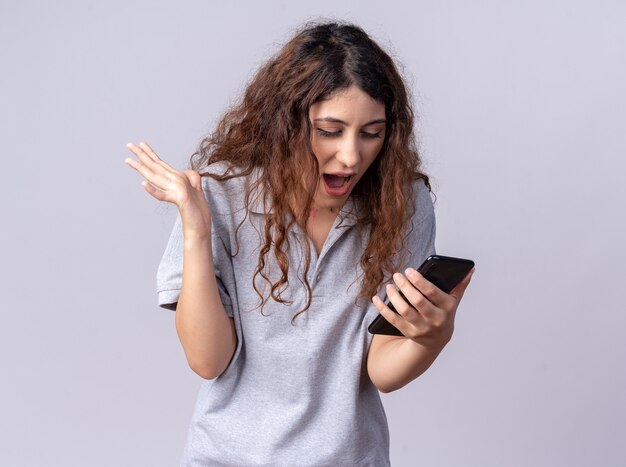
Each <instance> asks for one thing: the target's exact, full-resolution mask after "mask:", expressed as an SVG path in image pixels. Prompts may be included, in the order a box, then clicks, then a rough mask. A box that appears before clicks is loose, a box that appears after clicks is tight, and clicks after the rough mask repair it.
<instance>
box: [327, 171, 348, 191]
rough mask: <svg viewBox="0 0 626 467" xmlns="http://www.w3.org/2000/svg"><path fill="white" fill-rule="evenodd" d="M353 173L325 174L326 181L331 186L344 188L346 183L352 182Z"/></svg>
mask: <svg viewBox="0 0 626 467" xmlns="http://www.w3.org/2000/svg"><path fill="white" fill-rule="evenodd" d="M351 178H352V175H348V176H343V175H332V174H324V182H325V183H326V185H327V186H329V187H330V188H335V189H338V188H342V187H343V186H344V185H346V184H348V182H350V179H351Z"/></svg>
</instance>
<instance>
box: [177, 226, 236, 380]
mask: <svg viewBox="0 0 626 467" xmlns="http://www.w3.org/2000/svg"><path fill="white" fill-rule="evenodd" d="M184 239H185V240H184V253H183V277H182V287H181V292H180V297H179V299H178V305H177V307H176V331H177V333H178V338H179V339H180V342H181V344H182V346H183V349H184V351H185V355H186V357H187V361H188V362H189V366H190V367H191V369H192V370H193V371H194V372H196V373H197V374H198V375H200V376H202V377H203V378H205V379H212V378H215V377H217V376H219V375H220V374H221V373H222V372H223V371H224V370H225V369H226V368H227V367H228V364H229V362H230V360H231V358H232V356H233V353H234V352H235V347H236V345H237V335H236V333H235V326H234V322H233V320H232V318H230V317H229V316H228V314H227V313H226V310H225V309H224V305H223V304H222V301H221V299H220V294H219V291H218V288H217V281H216V279H215V269H214V266H213V255H212V253H211V236H210V235H202V236H197V235H192V234H186V235H185V236H184Z"/></svg>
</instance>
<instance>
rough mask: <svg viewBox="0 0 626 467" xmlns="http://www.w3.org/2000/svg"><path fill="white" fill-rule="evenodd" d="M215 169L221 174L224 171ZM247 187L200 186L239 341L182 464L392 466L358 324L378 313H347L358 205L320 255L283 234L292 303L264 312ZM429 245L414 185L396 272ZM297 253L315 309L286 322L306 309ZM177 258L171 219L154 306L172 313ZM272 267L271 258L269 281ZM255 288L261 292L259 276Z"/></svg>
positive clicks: (354, 278)
mask: <svg viewBox="0 0 626 467" xmlns="http://www.w3.org/2000/svg"><path fill="white" fill-rule="evenodd" d="M215 172H216V173H222V172H223V166H221V167H215ZM251 178H252V176H251V177H240V178H235V179H231V180H228V181H225V182H217V181H215V180H214V179H212V178H210V177H204V178H203V188H204V192H205V195H206V198H207V201H208V203H209V205H210V207H211V211H212V221H213V229H212V235H213V242H212V243H213V260H214V263H215V271H216V275H217V282H218V286H219V290H220V296H221V299H222V302H223V303H224V307H225V309H226V311H227V312H228V314H229V315H230V316H232V317H233V318H234V322H235V328H236V331H237V338H238V343H237V348H236V350H235V354H234V356H233V359H232V361H231V363H230V365H229V367H228V368H227V369H226V371H225V372H224V373H223V374H222V375H220V376H219V377H218V378H216V379H214V380H203V381H202V386H201V388H200V391H199V394H198V398H197V401H196V406H195V410H194V413H193V417H192V420H191V424H190V427H189V431H188V435H187V443H186V446H185V449H184V452H183V457H182V460H181V465H184V466H207V465H211V466H222V465H223V466H226V465H228V466H370V465H371V466H386V465H389V432H388V427H387V419H386V417H385V412H384V409H383V406H382V403H381V400H380V396H379V393H378V390H377V389H376V387H375V386H374V385H373V384H372V382H371V381H370V379H369V377H368V374H367V368H366V363H367V352H368V349H369V345H370V342H371V339H372V336H371V334H369V333H368V331H367V326H368V325H369V323H370V322H371V321H372V320H373V319H374V318H375V317H376V316H377V314H378V312H377V310H376V309H375V307H374V306H373V305H372V304H371V302H369V301H363V300H362V301H360V302H359V303H358V304H355V300H356V297H357V295H358V293H359V290H360V275H361V272H362V271H361V268H360V266H359V258H360V257H361V253H362V249H363V247H364V245H365V243H366V241H367V238H368V232H361V231H359V229H357V228H356V227H355V226H354V224H355V213H356V209H358V202H356V201H355V200H354V199H353V198H352V197H350V198H349V199H348V201H347V202H346V204H345V205H344V207H343V208H342V210H341V211H340V213H339V214H338V216H337V218H336V220H335V223H334V225H333V227H332V228H331V229H330V232H329V234H328V238H327V239H326V242H325V243H324V246H323V248H322V250H321V252H320V254H319V256H318V255H317V254H316V251H315V248H314V246H313V243H312V242H311V241H310V240H309V239H308V238H307V237H306V236H305V235H304V234H303V232H302V230H301V229H299V228H295V229H294V230H293V231H292V232H290V234H289V235H290V237H289V240H290V248H289V251H288V254H289V265H290V268H289V288H288V289H287V290H286V291H285V293H284V294H283V297H284V298H285V299H286V300H291V301H293V304H292V305H290V306H287V305H282V304H279V303H276V302H275V301H273V300H270V301H268V302H267V304H266V305H265V307H264V309H263V312H261V310H260V309H259V307H258V305H259V298H258V296H257V294H256V293H255V292H254V289H253V287H252V281H253V277H254V270H255V267H256V265H257V261H258V254H259V246H260V239H261V234H262V233H263V231H264V225H265V214H264V213H265V212H266V211H267V207H266V206H263V203H261V202H258V201H256V202H254V203H253V205H252V206H251V209H250V211H251V212H249V213H248V216H247V217H246V213H245V212H244V210H243V206H244V193H245V189H246V186H247V184H248V183H250V179H251ZM244 218H245V221H244V223H243V224H242V225H241V227H240V228H239V231H238V232H237V239H236V238H235V234H236V231H237V226H238V225H239V224H240V223H241V221H242V220H243V219H244ZM434 238H435V221H434V213H433V206H432V201H431V199H430V195H429V193H428V191H427V189H426V187H425V186H424V184H423V183H422V182H417V210H416V213H415V215H414V218H413V229H412V232H411V233H410V234H409V235H408V236H407V247H408V250H409V259H408V260H407V262H406V264H405V265H404V267H406V266H409V265H411V266H414V267H417V266H419V265H420V264H421V263H422V261H423V260H424V259H425V258H426V257H427V256H428V255H429V254H433V253H434ZM303 248H309V249H310V251H311V267H310V269H309V272H308V280H309V283H310V285H311V287H312V291H313V302H312V305H311V307H310V308H309V309H308V310H307V311H306V312H304V313H303V314H301V315H300V316H298V318H296V320H295V322H294V323H292V321H291V319H292V317H293V315H294V314H295V313H296V312H297V311H299V310H300V309H302V306H303V304H304V303H305V300H306V289H305V287H304V286H303V285H302V282H301V281H300V279H299V278H298V274H299V272H300V271H301V269H302V263H303V258H304V256H303V255H304V249H303ZM182 257H183V238H182V231H181V223H180V217H179V218H178V219H177V220H176V223H175V225H174V229H173V231H172V234H171V236H170V239H169V241H168V244H167V247H166V249H165V253H164V255H163V258H162V260H161V263H160V265H159V269H158V274H157V289H158V298H159V305H161V306H162V307H164V308H169V309H174V308H175V305H174V304H175V303H176V302H177V301H178V296H179V294H180V287H181V278H182ZM404 267H403V268H402V269H401V270H403V269H404ZM277 270H278V266H277V265H276V263H275V260H274V258H273V255H270V258H269V273H270V276H271V277H272V278H276V277H277V273H276V271H277ZM257 285H258V286H259V287H261V288H263V287H265V285H264V281H263V280H262V279H261V278H260V277H257ZM381 290H382V289H381Z"/></svg>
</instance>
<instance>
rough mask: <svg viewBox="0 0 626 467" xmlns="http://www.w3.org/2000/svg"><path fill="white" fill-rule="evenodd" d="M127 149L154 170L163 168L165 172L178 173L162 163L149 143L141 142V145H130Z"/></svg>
mask: <svg viewBox="0 0 626 467" xmlns="http://www.w3.org/2000/svg"><path fill="white" fill-rule="evenodd" d="M126 147H127V148H128V150H129V151H130V152H132V153H133V154H134V155H135V156H137V158H138V159H139V160H140V161H141V163H142V164H144V165H146V166H148V167H150V168H151V169H152V170H157V169H159V168H161V169H162V170H164V171H167V172H171V173H176V170H175V169H173V168H172V167H170V166H169V165H168V164H166V163H165V162H164V161H162V160H161V159H160V158H159V156H157V155H156V153H155V152H154V151H153V150H152V148H151V147H150V146H148V144H147V143H144V142H141V143H139V145H136V144H134V143H128V144H127V145H126ZM131 160H132V159H131Z"/></svg>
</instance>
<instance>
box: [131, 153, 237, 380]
mask: <svg viewBox="0 0 626 467" xmlns="http://www.w3.org/2000/svg"><path fill="white" fill-rule="evenodd" d="M127 147H128V149H129V150H130V151H131V152H132V153H133V154H134V155H136V156H137V158H138V159H139V161H137V160H135V159H132V158H127V159H126V160H125V162H126V163H127V164H128V165H129V166H131V167H132V168H133V169H135V170H137V171H138V172H139V173H140V174H141V175H143V177H144V178H145V179H146V180H145V181H144V182H142V185H143V187H144V188H145V190H146V191H147V192H148V193H149V194H150V195H152V196H153V197H154V198H156V199H158V200H159V201H165V202H168V203H173V204H175V205H176V207H177V208H178V210H179V212H180V218H181V222H182V230H183V244H184V251H183V271H182V286H181V291H180V296H179V298H178V304H177V306H176V331H177V333H178V338H179V339H180V342H181V344H182V346H183V349H184V351H185V356H186V357H187V361H188V363H189V366H190V367H191V369H192V370H193V371H194V372H196V373H197V374H198V375H200V376H202V377H203V378H206V379H212V378H216V377H217V376H219V375H220V374H222V372H223V371H224V370H225V369H226V368H227V367H228V364H229V362H230V360H231V358H232V356H233V354H234V352H235V348H236V346H237V335H236V333H235V326H234V322H233V320H232V319H231V318H229V316H228V314H227V313H226V310H225V309H224V305H223V304H222V301H221V299H220V294H219V290H218V288H217V280H216V278H215V268H214V264H213V253H212V245H211V210H210V209H209V205H208V203H207V200H206V198H205V196H204V191H203V189H202V178H201V177H200V175H199V174H198V173H197V172H195V171H193V170H185V171H183V172H179V171H177V170H175V169H173V168H172V167H170V166H169V165H168V164H167V163H165V162H164V161H162V160H161V159H160V158H159V157H158V156H157V155H156V153H155V152H154V151H153V150H152V148H150V146H148V145H147V144H146V143H139V146H137V145H134V144H132V143H129V144H128V145H127Z"/></svg>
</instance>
